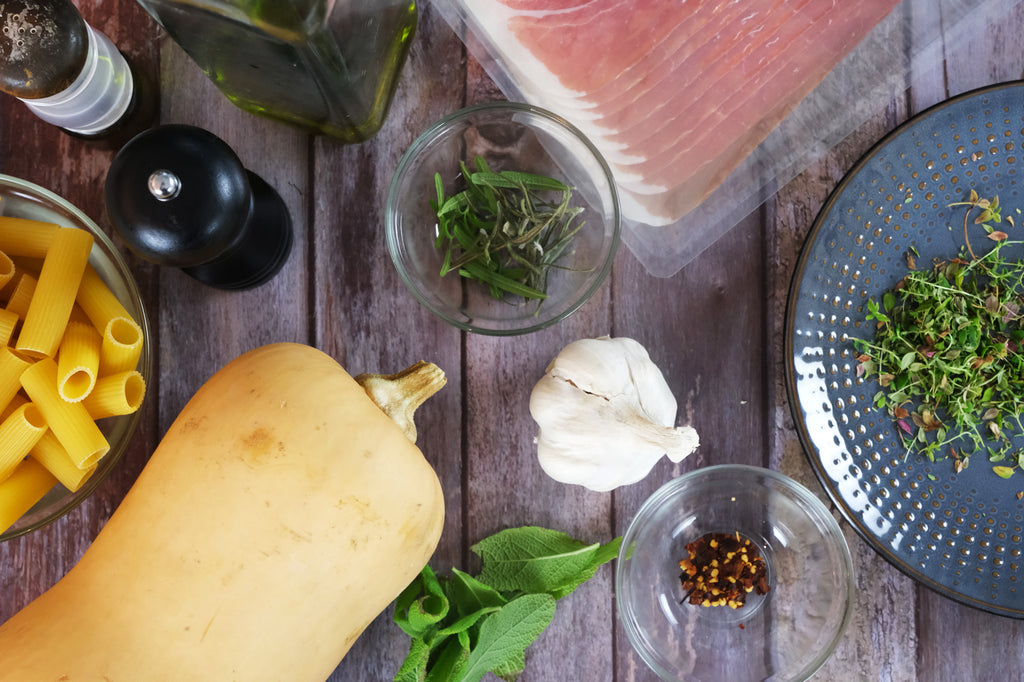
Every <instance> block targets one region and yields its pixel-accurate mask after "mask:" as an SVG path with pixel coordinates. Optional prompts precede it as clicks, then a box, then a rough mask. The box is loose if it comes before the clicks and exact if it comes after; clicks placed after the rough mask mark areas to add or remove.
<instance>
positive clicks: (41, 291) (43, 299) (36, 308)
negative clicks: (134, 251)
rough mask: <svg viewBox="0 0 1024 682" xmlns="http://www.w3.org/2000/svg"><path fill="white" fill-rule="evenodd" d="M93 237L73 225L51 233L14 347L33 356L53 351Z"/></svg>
mask: <svg viewBox="0 0 1024 682" xmlns="http://www.w3.org/2000/svg"><path fill="white" fill-rule="evenodd" d="M93 241H94V240H93V237H92V235H91V234H89V233H88V232H86V231H85V230H79V229H76V228H73V227H62V228H60V229H59V230H57V231H56V232H55V233H54V235H53V240H52V242H51V244H50V250H49V251H47V253H46V258H44V259H43V269H42V271H40V273H39V281H38V282H37V284H36V290H35V293H34V295H33V296H32V301H31V303H30V305H29V308H28V312H27V313H26V314H25V318H24V321H23V322H22V328H21V334H19V335H18V344H17V346H16V348H17V349H18V350H20V351H22V352H23V353H27V354H29V355H32V356H33V357H50V358H52V357H54V356H55V355H56V354H57V347H58V346H59V345H60V339H61V336H63V334H64V329H65V328H66V327H67V324H68V319H69V318H70V317H71V308H72V307H74V305H75V297H76V296H77V295H78V288H79V285H80V284H81V282H82V275H83V273H84V272H85V267H86V265H87V264H88V263H89V253H90V252H91V251H92V245H93Z"/></svg>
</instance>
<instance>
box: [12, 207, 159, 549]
mask: <svg viewBox="0 0 1024 682" xmlns="http://www.w3.org/2000/svg"><path fill="white" fill-rule="evenodd" d="M15 230H17V231H18V233H17V234H15ZM83 235H84V237H83ZM5 248H6V249H7V251H4V249H5ZM91 250H92V235H91V234H90V233H88V232H87V231H85V230H79V229H76V228H63V227H58V226H57V225H51V224H48V223H38V222H35V221H31V220H24V219H8V218H4V217H0V251H3V252H4V253H9V254H10V256H11V258H10V260H11V261H13V268H14V271H13V273H12V277H11V279H10V281H9V282H6V283H5V282H3V281H0V428H3V429H5V430H4V431H0V476H3V475H6V474H9V475H10V478H8V479H7V480H6V481H3V482H2V483H0V532H3V531H4V530H5V529H7V528H9V527H10V526H11V525H12V524H13V523H15V522H16V521H17V519H18V518H19V517H20V516H21V515H22V514H24V513H25V512H26V511H27V510H28V509H29V508H31V507H32V505H34V504H35V503H36V502H37V501H38V500H39V499H41V498H42V497H43V495H45V493H46V492H47V491H48V490H49V489H50V488H52V487H53V486H54V485H57V484H58V483H59V484H61V485H63V486H64V487H65V488H67V489H68V490H71V491H75V490H79V489H81V487H82V485H83V484H84V483H85V481H87V480H88V479H89V477H90V476H92V475H93V473H94V472H95V471H96V468H97V464H96V463H97V461H98V460H99V459H100V458H101V457H102V456H103V455H104V454H105V453H106V452H107V451H108V450H109V448H110V446H109V444H108V443H107V440H106V437H105V436H104V435H103V430H102V429H101V428H100V427H99V426H98V425H97V418H95V417H93V416H92V415H91V414H90V412H89V410H88V409H87V408H86V407H85V401H86V399H88V398H89V397H90V396H92V398H91V399H92V403H91V404H92V405H93V408H94V409H95V410H96V411H97V413H98V414H110V415H119V414H125V413H126V412H128V411H131V410H137V409H138V407H139V405H140V404H141V402H142V398H143V395H144V393H145V382H144V380H143V378H142V375H141V374H139V373H138V372H136V371H135V370H136V365H137V364H138V361H139V358H140V357H141V354H142V350H143V348H142V345H143V343H144V339H143V332H142V329H141V327H140V326H139V325H138V323H137V322H136V320H135V319H134V318H133V317H132V315H131V314H130V313H128V311H127V310H126V309H125V307H124V306H123V305H122V304H121V302H120V301H119V300H118V299H117V297H116V296H115V295H114V294H113V292H112V291H111V290H110V289H109V288H108V287H107V285H106V283H105V282H104V281H103V279H102V278H101V277H100V276H99V274H98V273H97V272H96V271H95V270H94V269H93V267H92V266H91V265H89V263H88V257H89V253H90V252H91ZM5 267H6V262H0V277H2V276H3V273H4V272H5V270H4V268H5ZM108 328H109V331H110V332H111V333H110V334H109V336H110V341H109V342H108V345H110V347H111V349H110V350H108V352H107V360H106V363H104V360H103V355H104V351H103V337H104V335H105V332H107V331H108ZM19 348H21V350H19ZM101 381H102V382H103V383H102V386H103V388H102V390H100V391H97V388H98V387H99V386H100V382H101ZM99 419H100V420H102V419H103V417H100V418H99ZM99 423H100V424H102V421H100V422H99ZM15 425H17V426H18V429H21V430H32V428H34V429H35V433H34V434H33V438H34V439H35V440H34V441H33V442H32V443H31V444H30V445H29V446H28V449H27V452H26V445H27V444H28V442H27V441H26V439H24V438H22V436H20V435H19V436H17V437H14V436H12V434H14V433H15ZM19 433H20V431H19ZM36 436H38V437H37V438H36ZM15 442H17V443H18V446H17V452H16V453H15V451H14V449H13V448H7V449H6V450H5V446H6V445H7V444H8V443H11V444H13V443H15ZM12 453H14V454H12ZM26 454H27V457H26ZM12 471H13V473H11V472H12Z"/></svg>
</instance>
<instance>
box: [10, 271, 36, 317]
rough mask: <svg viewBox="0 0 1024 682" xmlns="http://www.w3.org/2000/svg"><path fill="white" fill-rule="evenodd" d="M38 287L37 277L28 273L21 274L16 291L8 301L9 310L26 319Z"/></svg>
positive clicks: (15, 285) (12, 292) (15, 286)
mask: <svg viewBox="0 0 1024 682" xmlns="http://www.w3.org/2000/svg"><path fill="white" fill-rule="evenodd" d="M36 285H37V280H36V278H35V277H33V276H32V275H30V274H28V273H27V272H23V273H21V276H19V277H18V280H17V282H15V284H14V290H13V291H11V297H10V298H9V299H8V300H7V310H10V311H11V312H12V313H15V314H16V315H17V316H18V317H20V318H21V319H25V315H27V314H28V307H29V305H31V304H32V297H33V296H34V295H35V293H36Z"/></svg>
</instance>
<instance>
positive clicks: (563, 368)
mask: <svg viewBox="0 0 1024 682" xmlns="http://www.w3.org/2000/svg"><path fill="white" fill-rule="evenodd" d="M530 414H531V415H532V416H533V419H534V421H536V422H537V425H538V426H539V427H540V430H539V432H538V434H537V439H536V440H537V459H538V461H539V462H540V465H541V468H542V469H543V470H544V472H545V473H546V474H547V475H548V476H550V477H551V478H553V479H555V480H556V481H560V482H562V483H570V484H575V485H581V486H584V487H586V488H589V489H591V490H596V491H602V492H603V491H608V490H614V489H615V488H617V487H619V486H623V485H629V484H631V483H636V482H637V481H639V480H641V479H642V478H644V477H645V476H646V475H647V474H648V473H650V471H651V469H652V468H653V467H654V465H655V464H656V463H657V462H658V460H660V459H661V457H662V456H665V455H667V456H668V458H669V459H670V460H672V461H673V462H679V461H682V459H683V458H684V457H686V456H687V455H689V454H690V453H691V452H693V451H694V450H695V449H696V448H697V446H698V445H699V443H700V439H699V438H698V436H697V432H696V431H695V430H694V429H693V428H692V427H689V426H682V427H674V426H673V425H674V424H675V419H676V399H675V396H674V395H672V390H671V389H670V388H669V386H668V383H667V382H666V381H665V377H664V376H663V375H662V373H661V370H660V369H658V367H657V365H655V364H654V362H653V361H651V358H650V355H649V354H648V353H647V350H646V349H645V348H644V347H643V346H642V345H640V344H639V343H638V342H636V341H634V340H633V339H630V338H626V337H619V338H611V337H607V336H603V337H600V338H597V339H580V340H579V341H574V342H573V343H570V344H569V345H568V346H566V347H565V348H563V349H562V351H561V352H560V353H559V354H558V356H557V357H555V359H554V360H552V361H551V364H549V365H548V368H547V370H545V373H544V376H543V377H541V379H540V381H538V382H537V384H536V386H534V388H533V392H532V393H531V394H530Z"/></svg>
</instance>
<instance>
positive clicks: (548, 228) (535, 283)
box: [430, 156, 583, 301]
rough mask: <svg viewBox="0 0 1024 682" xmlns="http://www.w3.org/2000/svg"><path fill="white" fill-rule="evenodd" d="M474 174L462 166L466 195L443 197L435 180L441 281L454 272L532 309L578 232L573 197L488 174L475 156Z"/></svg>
mask: <svg viewBox="0 0 1024 682" xmlns="http://www.w3.org/2000/svg"><path fill="white" fill-rule="evenodd" d="M475 164H476V172H471V171H470V170H469V168H468V167H467V166H466V164H465V163H461V164H460V166H461V170H462V179H463V181H464V182H465V188H464V189H462V190H461V191H460V192H458V193H456V194H454V195H452V196H446V195H445V191H444V184H443V182H442V179H441V174H440V173H436V174H435V175H434V184H435V185H436V188H437V200H436V201H431V202H430V205H431V207H432V208H433V209H434V212H435V213H436V215H437V238H436V240H435V246H436V247H437V248H438V249H440V250H443V251H444V260H443V262H442V264H441V276H442V277H443V276H445V275H447V274H448V273H449V272H453V271H457V272H458V273H459V274H460V275H462V276H463V277H465V278H467V279H473V280H477V281H479V282H481V283H483V284H484V285H486V286H487V287H488V289H489V290H490V293H491V295H492V296H493V297H494V298H498V299H501V298H504V297H505V296H506V295H507V294H511V295H513V296H519V297H522V298H523V299H525V300H527V301H530V300H536V301H540V300H543V299H545V298H547V282H548V272H549V270H550V269H551V268H552V267H561V266H559V265H557V262H558V260H559V259H560V258H561V256H562V255H563V254H564V253H565V251H566V249H567V248H568V246H569V244H570V242H571V241H572V238H573V237H574V236H575V235H576V233H577V232H578V231H579V229H580V228H581V227H582V226H583V221H582V220H579V221H578V220H577V217H578V216H579V214H580V213H582V211H583V209H582V208H580V207H574V206H572V205H571V202H572V196H573V189H574V188H572V187H569V186H568V185H566V184H565V183H563V182H561V181H559V180H556V179H555V178H550V177H546V176H543V175H534V174H532V173H521V172H517V171H501V172H498V173H495V172H493V171H492V170H491V169H490V168H489V167H488V165H487V162H486V161H484V159H483V157H480V156H477V157H476V160H475Z"/></svg>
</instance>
